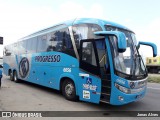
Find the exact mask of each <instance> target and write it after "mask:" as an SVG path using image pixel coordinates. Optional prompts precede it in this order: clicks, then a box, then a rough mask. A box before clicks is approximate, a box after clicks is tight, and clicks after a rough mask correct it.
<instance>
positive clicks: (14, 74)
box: [13, 71, 19, 83]
mask: <svg viewBox="0 0 160 120" xmlns="http://www.w3.org/2000/svg"><path fill="white" fill-rule="evenodd" d="M13 80H14V82H16V83H18V82H19V79H18V77H17V72H16V71H14V72H13Z"/></svg>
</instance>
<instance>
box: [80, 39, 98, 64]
mask: <svg viewBox="0 0 160 120" xmlns="http://www.w3.org/2000/svg"><path fill="white" fill-rule="evenodd" d="M82 61H84V62H86V63H89V64H91V65H94V66H97V65H96V58H95V52H94V48H93V44H92V42H84V43H83V46H82Z"/></svg>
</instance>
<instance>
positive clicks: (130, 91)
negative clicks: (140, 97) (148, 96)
mask: <svg viewBox="0 0 160 120" xmlns="http://www.w3.org/2000/svg"><path fill="white" fill-rule="evenodd" d="M114 85H115V87H116V88H117V89H118V90H120V91H122V92H124V93H126V94H135V93H138V92H141V91H143V90H145V88H146V87H145V86H144V87H142V88H138V89H128V88H126V87H123V86H121V85H119V84H117V83H115V84H114Z"/></svg>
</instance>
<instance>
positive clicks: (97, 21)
mask: <svg viewBox="0 0 160 120" xmlns="http://www.w3.org/2000/svg"><path fill="white" fill-rule="evenodd" d="M83 23H92V24H98V25H100V26H101V27H102V29H104V30H105V28H104V26H105V25H109V26H114V27H118V28H121V29H125V30H129V31H131V30H130V29H128V28H127V27H125V26H122V25H120V24H117V23H114V22H110V21H106V20H102V19H96V18H75V19H72V20H67V21H64V22H61V23H59V24H56V25H54V26H52V27H49V28H46V29H43V30H40V31H38V32H35V33H33V34H30V35H28V36H26V37H23V38H21V39H20V40H19V41H21V40H24V39H28V38H31V37H36V36H38V35H41V34H45V33H48V32H49V31H50V32H51V31H54V30H56V29H60V28H65V27H68V26H72V25H75V24H83Z"/></svg>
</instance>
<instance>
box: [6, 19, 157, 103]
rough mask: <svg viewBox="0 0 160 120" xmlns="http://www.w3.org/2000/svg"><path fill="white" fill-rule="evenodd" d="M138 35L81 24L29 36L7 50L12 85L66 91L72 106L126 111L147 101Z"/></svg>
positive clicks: (92, 22)
mask: <svg viewBox="0 0 160 120" xmlns="http://www.w3.org/2000/svg"><path fill="white" fill-rule="evenodd" d="M140 45H148V46H151V47H152V48H153V56H156V55H157V48H156V45H155V44H153V43H148V42H138V43H137V41H136V38H135V33H134V32H133V31H132V30H130V29H128V28H126V27H124V26H122V25H119V24H116V23H113V22H109V21H105V20H100V19H92V18H80V19H75V20H70V21H65V22H63V23H60V24H57V25H55V26H52V27H50V28H47V29H44V30H41V31H38V32H36V33H33V34H31V35H29V36H26V37H24V38H22V39H20V40H18V41H17V42H15V43H14V44H11V45H8V46H6V47H5V48H4V63H3V66H4V74H5V75H8V76H10V80H12V81H15V82H19V81H20V80H24V81H28V82H31V83H35V84H39V85H42V86H46V87H49V88H53V89H56V90H60V91H62V94H63V95H64V97H65V98H66V99H68V100H72V101H74V100H77V99H79V100H81V101H86V102H92V103H100V102H104V103H109V104H112V105H123V104H127V103H130V102H133V101H137V100H139V99H140V98H142V97H144V95H145V92H146V86H147V77H148V73H147V70H146V67H145V65H144V63H143V60H142V58H141V56H140V54H139V52H138V49H139V47H140Z"/></svg>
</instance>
